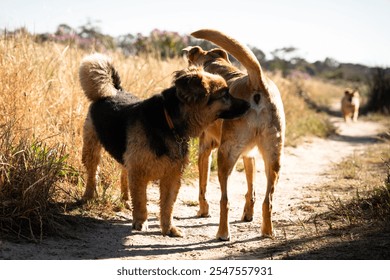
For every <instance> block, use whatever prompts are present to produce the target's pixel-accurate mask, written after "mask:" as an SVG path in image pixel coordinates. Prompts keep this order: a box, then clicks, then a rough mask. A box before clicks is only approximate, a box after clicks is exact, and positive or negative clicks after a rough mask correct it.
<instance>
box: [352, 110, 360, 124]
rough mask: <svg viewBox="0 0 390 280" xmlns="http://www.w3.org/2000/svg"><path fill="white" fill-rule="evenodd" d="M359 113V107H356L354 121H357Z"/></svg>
mask: <svg viewBox="0 0 390 280" xmlns="http://www.w3.org/2000/svg"><path fill="white" fill-rule="evenodd" d="M358 115H359V109H355V111H354V112H353V121H354V122H357V119H358Z"/></svg>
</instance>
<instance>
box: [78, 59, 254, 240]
mask: <svg viewBox="0 0 390 280" xmlns="http://www.w3.org/2000/svg"><path fill="white" fill-rule="evenodd" d="M79 75H80V83H81V86H82V88H83V90H84V93H85V95H86V97H87V98H88V99H89V100H90V101H91V102H92V103H91V105H90V107H89V112H88V115H87V118H86V120H85V123H84V131H83V140H84V145H83V150H82V161H83V164H84V166H85V167H86V170H87V177H88V178H87V186H86V189H85V193H84V196H83V199H84V200H90V199H92V198H93V197H95V196H96V195H97V192H96V184H97V170H98V164H99V161H100V154H101V150H102V147H104V148H105V149H106V150H107V151H108V153H109V154H110V155H111V156H112V157H113V158H115V159H116V160H117V161H118V162H119V163H120V164H121V165H122V167H123V168H122V176H121V192H122V199H123V200H125V201H127V200H129V193H128V189H130V195H131V202H132V208H133V229H134V230H144V229H147V207H146V187H147V184H148V182H150V181H152V180H160V225H161V231H162V233H163V235H169V236H176V237H180V236H182V232H181V230H180V229H178V228H177V227H175V226H174V225H173V224H172V211H173V205H174V203H175V201H176V197H177V195H178V192H179V188H180V179H181V176H182V172H183V169H184V167H185V165H186V163H187V162H188V141H189V139H190V137H197V136H199V135H200V134H201V132H202V131H203V130H204V129H205V128H206V127H207V126H208V125H209V124H211V123H212V122H214V121H215V120H217V119H218V118H226V119H230V118H235V117H239V116H242V115H243V114H244V113H245V112H246V111H247V110H248V109H249V104H248V103H247V102H246V101H243V100H240V99H237V98H234V97H232V96H231V95H230V94H229V90H228V87H227V84H226V82H225V80H224V79H223V78H222V77H221V76H219V75H213V74H210V73H207V72H204V71H203V70H202V68H198V67H190V68H188V69H185V70H182V71H177V72H176V73H175V76H174V85H173V86H172V87H171V88H168V89H166V90H164V91H163V92H162V93H161V94H157V95H154V96H152V97H150V98H149V99H146V100H140V99H138V98H137V97H136V96H134V95H132V94H129V93H126V92H124V91H123V89H122V87H121V82H120V78H119V75H118V73H117V71H116V70H115V68H114V67H113V65H112V62H111V60H110V59H109V58H108V57H106V56H104V55H102V54H93V55H90V56H87V57H86V58H84V59H83V61H82V63H81V66H80V72H79Z"/></svg>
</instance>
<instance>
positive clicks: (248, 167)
mask: <svg viewBox="0 0 390 280" xmlns="http://www.w3.org/2000/svg"><path fill="white" fill-rule="evenodd" d="M243 161H244V168H245V174H246V181H247V184H248V192H247V193H246V195H245V206H244V213H243V214H242V218H241V220H242V221H245V222H250V221H252V220H253V212H254V211H253V208H254V206H255V201H256V194H255V189H254V187H253V179H254V177H255V173H256V168H255V158H254V157H248V156H244V157H243Z"/></svg>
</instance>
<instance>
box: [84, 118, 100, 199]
mask: <svg viewBox="0 0 390 280" xmlns="http://www.w3.org/2000/svg"><path fill="white" fill-rule="evenodd" d="M101 150H102V146H101V144H100V141H99V139H98V137H97V135H96V132H95V129H94V127H93V124H92V121H91V120H90V119H89V118H88V117H87V119H86V121H85V123H84V130H83V150H82V162H83V164H84V166H85V168H86V170H87V186H86V188H85V192H84V195H83V198H82V199H83V200H90V199H92V198H94V197H96V196H97V191H96V185H97V177H98V174H97V171H98V165H99V162H100V153H101Z"/></svg>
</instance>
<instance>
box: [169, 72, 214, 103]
mask: <svg viewBox="0 0 390 280" xmlns="http://www.w3.org/2000/svg"><path fill="white" fill-rule="evenodd" d="M174 83H175V86H176V95H177V97H178V98H179V99H180V100H181V101H182V102H184V103H186V104H194V103H197V102H199V101H200V100H201V99H203V98H205V97H206V96H207V95H208V89H207V88H206V86H205V83H204V81H203V75H202V74H201V73H200V70H195V69H186V70H181V71H177V72H175V82H174Z"/></svg>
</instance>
